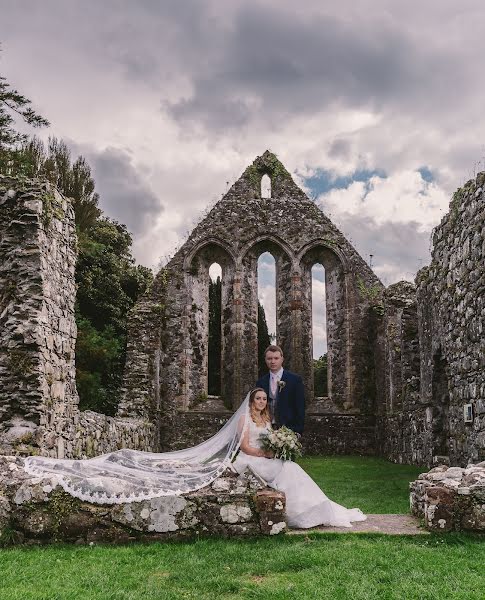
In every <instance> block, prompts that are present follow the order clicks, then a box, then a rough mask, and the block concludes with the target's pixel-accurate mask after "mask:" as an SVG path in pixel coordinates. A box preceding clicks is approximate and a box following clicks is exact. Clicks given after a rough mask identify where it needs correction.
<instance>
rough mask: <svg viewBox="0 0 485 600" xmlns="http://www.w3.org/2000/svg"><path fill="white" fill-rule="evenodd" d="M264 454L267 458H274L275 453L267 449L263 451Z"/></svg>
mask: <svg viewBox="0 0 485 600" xmlns="http://www.w3.org/2000/svg"><path fill="white" fill-rule="evenodd" d="M263 456H264V457H265V458H274V453H273V452H271V450H267V451H266V452H264V451H263Z"/></svg>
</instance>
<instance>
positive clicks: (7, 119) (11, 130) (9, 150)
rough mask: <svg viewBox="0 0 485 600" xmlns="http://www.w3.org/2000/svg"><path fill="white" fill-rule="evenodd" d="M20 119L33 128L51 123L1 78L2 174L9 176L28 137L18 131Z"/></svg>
mask: <svg viewBox="0 0 485 600" xmlns="http://www.w3.org/2000/svg"><path fill="white" fill-rule="evenodd" d="M18 119H20V120H21V121H23V122H25V123H27V124H28V125H31V126H32V127H48V126H49V121H48V120H47V119H45V118H44V117H42V116H41V115H39V114H38V113H36V112H35V110H34V109H33V108H32V106H31V101H30V100H29V99H28V98H26V97H25V96H24V95H22V94H20V93H19V92H18V91H17V90H16V89H14V88H12V87H11V86H10V84H9V83H8V81H7V79H6V78H5V77H2V76H0V172H3V173H5V174H8V175H10V174H11V169H12V165H13V163H14V162H15V155H16V151H17V148H18V146H19V145H20V144H22V143H23V142H25V141H26V140H27V137H28V136H27V134H25V133H20V132H19V131H18V130H17V125H16V122H17V120H18Z"/></svg>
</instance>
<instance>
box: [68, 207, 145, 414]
mask: <svg viewBox="0 0 485 600" xmlns="http://www.w3.org/2000/svg"><path fill="white" fill-rule="evenodd" d="M131 244H132V239H131V235H130V234H129V233H128V231H127V229H126V227H125V225H122V224H120V223H117V222H116V221H113V220H111V219H108V218H101V219H98V220H97V221H96V223H95V224H94V225H93V226H92V227H91V228H90V230H89V233H86V232H85V233H81V234H80V236H79V256H78V261H77V265H76V283H77V285H78V292H77V298H76V310H77V324H78V341H77V344H76V381H77V382H78V389H79V398H80V406H81V408H83V409H87V408H90V409H92V410H98V411H100V412H104V413H105V414H113V413H114V411H115V408H116V405H117V402H118V400H119V388H120V385H121V380H122V374H123V368H124V364H125V360H126V329H127V315H128V312H129V310H130V309H131V308H132V307H133V305H134V304H135V302H136V300H137V298H138V297H139V296H140V295H141V294H142V293H143V292H144V291H145V290H146V289H147V287H148V285H149V284H150V282H151V280H152V278H153V276H152V272H151V271H150V269H147V268H146V267H142V266H140V265H135V262H134V260H133V258H132V256H131ZM100 353H101V355H100Z"/></svg>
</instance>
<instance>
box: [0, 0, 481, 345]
mask: <svg viewBox="0 0 485 600" xmlns="http://www.w3.org/2000/svg"><path fill="white" fill-rule="evenodd" d="M0 14H1V20H0V42H1V45H2V49H3V51H2V53H1V55H0V73H1V74H2V75H4V76H6V77H7V79H8V81H9V82H10V83H11V84H12V85H13V86H14V87H16V88H17V89H18V90H19V91H21V92H22V93H23V94H25V95H26V96H28V97H29V98H31V99H32V101H33V103H34V106H35V108H36V109H37V110H38V111H39V112H40V113H41V114H42V115H44V116H45V117H47V118H48V119H49V120H50V122H51V127H50V128H49V129H48V130H44V131H42V133H41V136H42V137H45V138H47V136H48V135H49V134H50V135H55V136H57V137H60V138H63V139H64V140H65V141H67V142H68V144H69V145H70V146H71V148H72V150H73V153H74V154H75V155H77V154H78V153H82V154H83V155H84V156H85V157H86V158H87V159H88V161H89V163H90V164H91V166H92V169H93V171H94V175H95V180H96V184H97V188H98V191H99V193H100V196H101V207H102V209H103V210H104V212H105V213H106V215H108V216H110V217H113V218H115V219H117V220H119V221H121V222H123V223H125V224H126V225H127V226H128V228H129V229H130V231H131V232H132V233H133V237H134V253H135V256H136V258H137V260H138V261H139V262H140V263H142V264H145V265H146V266H150V267H154V268H156V267H157V266H158V265H159V264H160V262H161V261H163V260H164V258H165V257H166V256H168V255H170V254H171V253H172V252H173V250H174V248H175V247H176V246H177V245H178V244H180V242H181V241H182V240H183V238H184V236H185V235H186V234H187V232H188V231H190V230H191V229H192V227H193V226H194V224H195V223H196V222H197V220H198V219H199V218H200V216H201V214H202V212H203V210H204V208H205V207H206V206H207V205H208V204H210V203H213V202H214V201H216V200H217V199H219V198H220V197H221V195H222V194H223V193H224V192H225V190H226V189H227V185H228V183H227V182H229V183H232V182H233V181H234V180H235V179H237V178H238V177H239V175H240V174H241V172H242V171H243V170H244V168H245V166H246V165H247V164H249V163H250V162H252V160H253V159H254V158H255V157H256V156H257V155H260V154H261V153H262V152H264V150H266V149H267V148H269V149H270V150H272V151H273V152H275V153H276V154H277V155H278V156H279V158H280V159H281V160H282V161H283V162H284V164H285V165H286V166H287V168H288V169H289V170H290V171H291V172H292V173H293V175H294V177H295V179H296V180H297V182H298V183H299V184H300V185H301V186H302V187H303V188H304V189H305V190H306V191H307V193H308V194H309V196H310V197H312V198H314V200H315V202H316V203H317V204H318V205H319V206H320V207H321V208H322V209H323V210H324V211H325V212H326V213H327V214H328V215H329V216H330V218H331V219H332V220H333V221H334V222H335V224H336V225H337V226H338V227H340V229H341V230H342V231H343V233H344V234H346V235H347V237H348V238H349V239H350V240H351V242H352V243H353V244H354V246H355V247H356V248H357V250H358V251H360V253H361V254H362V256H363V257H364V258H365V259H366V260H369V255H370V254H372V255H373V258H372V265H373V268H374V270H375V272H376V274H377V275H378V276H379V277H380V278H381V280H382V281H383V282H384V283H385V284H386V285H387V284H390V283H393V282H395V281H398V280H400V279H403V278H405V279H413V277H414V275H415V273H416V271H417V269H418V268H419V267H420V266H422V265H425V264H427V263H428V261H429V238H430V232H431V230H432V228H433V227H434V226H435V225H436V224H437V223H438V222H439V220H440V219H441V217H442V216H443V215H444V214H445V212H446V211H447V206H448V201H449V198H450V195H451V194H452V192H453V191H454V189H456V187H458V186H460V185H461V184H463V183H464V182H465V181H466V180H468V179H469V178H470V177H472V176H473V175H474V173H475V172H476V171H477V170H481V169H483V168H484V166H483V160H484V156H485V136H484V128H485V112H484V111H483V106H485V78H484V74H483V56H484V55H485V36H484V35H483V27H484V24H485V3H484V2H483V0H463V1H462V2H455V1H453V2H452V1H450V0H428V1H427V2H422V1H420V2H417V1H415V0H408V1H407V2H399V1H397V0H394V2H393V1H389V0H385V1H384V0H360V1H359V2H355V1H351V0H338V2H337V1H335V0H331V1H327V2H322V0H315V1H314V0H303V1H302V2H300V3H295V2H289V1H287V0H265V1H263V0H261V1H259V0H244V1H243V0H232V1H231V2H227V1H224V0H214V1H212V0H177V1H175V0H173V1H169V0H157V1H155V0H143V1H140V2H129V1H127V0H126V1H124V0H103V1H102V2H96V1H95V0H85V1H84V2H80V1H74V0H55V1H54V0H42V2H39V1H37V0H0ZM265 262H266V263H267V264H266V267H264V266H263V267H262V272H263V271H264V272H265V273H266V275H265V276H264V277H263V285H262V289H261V296H262V297H264V298H268V297H269V296H271V294H270V293H269V292H270V291H271V290H270V286H268V283H269V282H270V280H271V265H270V263H269V262H268V261H265ZM321 275H322V274H321V272H320V273H319V277H320V279H321ZM320 283H321V282H320ZM315 289H316V290H317V292H318V294H317V295H319V297H321V298H323V286H321V285H319V284H318V282H317V283H316V288H315ZM266 303H267V305H268V306H267V308H268V311H269V313H270V314H269V320H270V321H272V319H273V318H274V317H273V316H272V314H273V313H274V310H272V309H271V307H270V306H269V305H270V304H271V302H269V301H268V300H266ZM319 314H320V317H319V318H322V315H321V310H320V313H319ZM319 331H320V330H319ZM322 331H323V328H322ZM317 337H319V342H318V343H319V344H320V346H319V348H320V349H321V348H323V347H324V335H323V333H321V332H320V333H317ZM316 353H317V354H318V353H319V350H318V349H317V350H316Z"/></svg>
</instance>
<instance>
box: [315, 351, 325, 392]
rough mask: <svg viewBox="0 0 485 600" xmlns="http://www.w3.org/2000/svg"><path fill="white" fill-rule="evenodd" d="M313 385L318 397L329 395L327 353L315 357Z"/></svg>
mask: <svg viewBox="0 0 485 600" xmlns="http://www.w3.org/2000/svg"><path fill="white" fill-rule="evenodd" d="M313 386H314V394H315V397H316V398H322V397H324V396H328V365H327V353H325V354H324V355H323V356H320V358H314V359H313Z"/></svg>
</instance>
